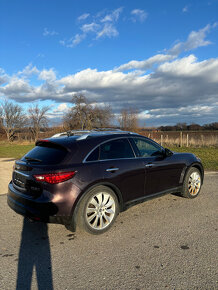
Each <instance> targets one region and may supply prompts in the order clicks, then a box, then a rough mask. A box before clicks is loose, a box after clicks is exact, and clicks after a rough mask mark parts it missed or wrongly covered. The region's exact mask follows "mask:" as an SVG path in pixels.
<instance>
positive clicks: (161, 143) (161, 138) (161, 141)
mask: <svg viewBox="0 0 218 290" xmlns="http://www.w3.org/2000/svg"><path fill="white" fill-rule="evenodd" d="M160 145H161V146H163V135H162V134H161V135H160Z"/></svg>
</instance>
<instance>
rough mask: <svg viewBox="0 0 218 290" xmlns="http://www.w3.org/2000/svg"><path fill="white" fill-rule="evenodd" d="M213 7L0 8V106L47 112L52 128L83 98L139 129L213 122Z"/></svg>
mask: <svg viewBox="0 0 218 290" xmlns="http://www.w3.org/2000/svg"><path fill="white" fill-rule="evenodd" d="M217 11H218V1H217V0H207V1H204V0H201V1H183V0H180V1H157V0H152V1H138V0H136V1H124V0H123V1H118V0H116V1H112V0H110V1H95V0H93V1H84V0H80V1H76V0H75V1H70V0H61V1H57V0H52V1H51V0H47V1H42V0H37V1H36V0H34V1H33V0H25V1H24V0H20V1H10V0H7V1H6V0H0V100H3V99H4V98H7V99H10V100H12V101H14V102H18V103H19V104H20V105H22V106H23V107H24V109H25V108H27V107H28V105H29V104H30V103H31V102H38V103H39V104H41V105H44V104H49V105H50V106H51V110H50V112H49V117H50V118H51V120H53V122H55V123H58V122H59V121H60V119H61V116H62V115H63V114H64V113H66V112H67V109H68V107H69V106H71V103H70V101H71V99H72V96H73V95H74V94H76V93H83V94H85V95H86V96H87V98H88V99H89V100H90V102H92V103H96V104H98V105H100V106H101V105H102V104H109V105H111V107H112V109H113V111H114V113H116V114H118V113H119V111H120V110H121V109H122V108H124V107H133V108H136V109H137V110H138V112H139V118H140V120H141V124H144V123H145V124H146V125H148V126H152V125H162V124H174V123H178V122H187V123H191V122H197V123H200V124H204V123H210V122H216V121H217V108H218V58H217V52H218V14H217Z"/></svg>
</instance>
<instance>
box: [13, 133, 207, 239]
mask: <svg viewBox="0 0 218 290" xmlns="http://www.w3.org/2000/svg"><path fill="white" fill-rule="evenodd" d="M56 136H57V137H54V138H49V139H44V140H39V141H37V142H36V146H35V147H34V148H33V149H32V150H31V151H29V152H28V153H27V154H26V155H24V156H23V157H22V158H21V159H20V160H17V161H16V162H15V165H14V170H13V175H12V181H11V182H10V183H9V186H8V204H9V206H10V207H11V208H12V209H13V210H14V211H16V212H17V213H19V214H21V215H23V216H26V217H29V218H31V219H33V220H36V221H42V222H51V223H61V224H64V225H65V226H66V227H67V228H68V229H70V230H72V231H75V230H76V225H77V224H79V225H80V226H81V227H84V228H85V229H86V230H87V231H88V232H91V233H94V234H98V233H102V232H104V231H106V230H107V229H108V228H109V227H110V226H111V225H112V223H113V222H114V220H115V218H116V216H117V214H118V213H119V212H122V211H124V210H126V209H127V208H128V207H130V206H131V205H134V204H136V203H139V202H143V201H145V200H147V199H150V198H154V197H157V196H161V195H163V194H166V193H181V194H182V195H183V196H185V197H189V198H193V197H196V196H197V195H198V194H199V192H200V188H201V185H202V183H203V178H204V169H203V166H202V164H201V161H200V159H199V158H197V157H196V156H195V155H193V154H191V153H175V152H171V151H170V150H169V149H165V148H163V147H162V146H160V145H159V144H157V143H156V142H154V141H153V140H151V139H149V138H146V137H144V136H141V135H138V134H135V133H132V132H125V131H90V132H89V131H84V132H83V131H78V133H77V132H76V131H74V132H73V136H71V134H68V135H66V134H63V136H60V137H58V136H59V135H56ZM196 174H197V175H196ZM92 217H93V219H92ZM91 219H92V220H91Z"/></svg>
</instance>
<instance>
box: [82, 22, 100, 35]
mask: <svg viewBox="0 0 218 290" xmlns="http://www.w3.org/2000/svg"><path fill="white" fill-rule="evenodd" d="M99 27H100V25H99V24H97V23H95V22H92V23H88V24H84V25H83V26H82V27H81V30H82V31H83V32H84V33H89V32H96V31H97V30H98V29H99Z"/></svg>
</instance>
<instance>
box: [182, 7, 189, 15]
mask: <svg viewBox="0 0 218 290" xmlns="http://www.w3.org/2000/svg"><path fill="white" fill-rule="evenodd" d="M182 12H183V13H186V12H188V5H186V6H184V7H183V8H182Z"/></svg>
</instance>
